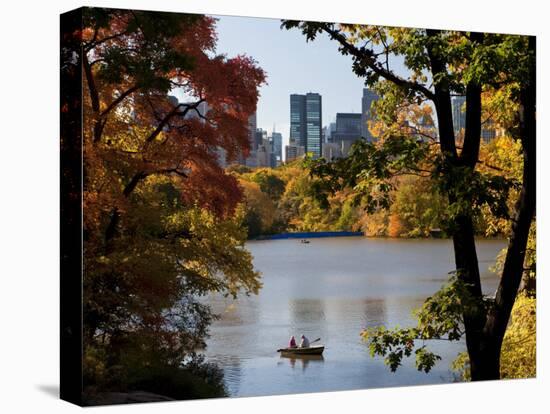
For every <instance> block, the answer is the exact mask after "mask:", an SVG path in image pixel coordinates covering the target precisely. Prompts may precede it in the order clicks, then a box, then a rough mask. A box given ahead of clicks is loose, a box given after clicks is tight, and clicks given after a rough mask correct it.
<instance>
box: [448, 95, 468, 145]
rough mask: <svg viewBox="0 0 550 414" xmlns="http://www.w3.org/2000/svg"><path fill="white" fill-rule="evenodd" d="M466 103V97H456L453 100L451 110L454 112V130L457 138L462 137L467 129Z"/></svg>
mask: <svg viewBox="0 0 550 414" xmlns="http://www.w3.org/2000/svg"><path fill="white" fill-rule="evenodd" d="M465 103H466V97H465V96H455V97H453V98H452V99H451V108H452V111H453V130H454V133H455V138H458V137H460V136H462V134H463V133H464V130H465V129H466V110H465V108H464V104H465Z"/></svg>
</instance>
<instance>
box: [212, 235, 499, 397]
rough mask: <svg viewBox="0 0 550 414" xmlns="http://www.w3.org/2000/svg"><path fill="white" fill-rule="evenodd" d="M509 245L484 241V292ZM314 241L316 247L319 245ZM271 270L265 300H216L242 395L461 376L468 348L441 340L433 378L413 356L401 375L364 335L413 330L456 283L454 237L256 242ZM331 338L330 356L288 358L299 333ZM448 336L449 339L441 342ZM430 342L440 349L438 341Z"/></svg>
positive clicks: (219, 355)
mask: <svg viewBox="0 0 550 414" xmlns="http://www.w3.org/2000/svg"><path fill="white" fill-rule="evenodd" d="M503 245H504V242H502V241H498V240H485V241H481V242H479V243H478V256H479V257H480V261H481V262H480V271H481V273H482V281H483V285H484V291H491V290H492V289H494V287H495V286H496V283H497V281H498V278H497V277H496V276H495V275H494V274H492V273H491V272H489V270H488V269H489V267H490V266H491V265H492V264H493V263H494V258H495V257H496V255H497V253H498V252H499V251H500V249H501V248H502V247H503ZM311 247H314V248H311ZM247 248H248V249H249V250H250V251H251V253H252V254H253V256H254V265H255V267H256V268H257V269H258V270H260V271H261V272H262V274H263V280H262V282H263V284H264V285H263V289H262V290H261V291H260V294H259V295H258V296H251V297H241V298H239V299H238V300H236V301H233V300H232V299H227V298H220V297H217V296H212V297H210V298H208V303H209V304H210V305H212V307H213V310H214V311H215V312H216V313H218V314H220V316H221V318H220V319H219V320H217V321H215V322H214V323H213V324H212V326H211V338H210V339H209V340H208V341H207V345H208V347H207V350H206V356H207V358H208V359H210V360H211V361H213V362H215V363H217V364H219V365H220V366H221V367H222V368H223V369H224V372H225V382H226V385H227V388H228V390H229V392H230V395H232V396H255V395H275V394H288V393H301V392H320V391H336V390H351V389H362V388H373V387H387V386H397V385H415V384H434V383H441V382H451V381H452V379H453V378H452V375H451V373H450V371H449V365H450V363H451V361H452V360H453V359H454V358H455V357H456V355H457V354H458V353H459V352H461V351H463V350H464V349H465V347H464V344H463V343H461V342H459V343H446V342H445V343H442V342H443V341H435V342H436V343H434V344H433V348H434V351H436V352H437V353H438V354H439V355H441V356H442V358H443V360H442V361H441V362H440V363H438V365H437V366H436V368H434V369H433V371H432V372H431V373H430V374H428V375H426V374H424V373H420V372H418V371H417V370H416V368H415V367H414V358H413V360H407V361H405V362H404V365H403V367H401V368H400V369H399V371H398V372H397V373H391V372H390V371H389V370H388V368H387V367H386V366H385V365H384V363H383V360H382V359H380V358H375V359H373V358H371V357H370V356H369V351H368V347H367V346H366V345H365V343H364V342H363V341H362V339H361V337H360V333H361V331H362V330H363V329H365V328H367V327H373V326H380V325H384V326H389V327H392V326H395V325H400V326H401V327H406V326H410V325H411V324H413V323H414V319H413V317H412V315H411V311H412V310H413V309H415V308H418V307H419V306H421V305H422V303H423V301H424V300H425V299H426V298H427V297H428V296H430V295H432V294H433V293H434V292H435V291H437V290H438V289H439V288H440V287H441V285H442V284H444V283H445V281H446V280H447V279H448V277H449V275H448V272H449V269H452V261H453V252H452V244H451V243H450V242H449V241H448V240H385V239H368V238H335V239H318V240H315V241H313V242H312V245H309V246H306V247H304V246H301V245H300V244H297V243H296V241H295V240H280V241H261V242H250V243H247ZM302 334H305V335H306V336H307V337H308V338H309V339H310V340H313V339H316V338H318V337H320V338H321V341H320V342H321V343H323V344H324V345H325V347H326V348H325V352H324V358H326V360H325V359H324V358H323V357H319V356H307V357H305V358H304V356H300V357H297V356H290V357H285V356H283V357H281V356H280V355H279V354H278V353H277V349H278V348H282V347H285V346H286V344H287V342H288V339H289V338H290V336H291V335H295V336H296V338H299V337H300V335H302ZM440 342H441V343H440ZM430 346H432V345H431V344H430Z"/></svg>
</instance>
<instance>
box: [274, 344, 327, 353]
mask: <svg viewBox="0 0 550 414" xmlns="http://www.w3.org/2000/svg"><path fill="white" fill-rule="evenodd" d="M324 350H325V346H324V345H313V346H309V347H307V348H281V349H277V352H280V353H281V354H287V355H290V354H292V355H321V354H322V353H323V351H324Z"/></svg>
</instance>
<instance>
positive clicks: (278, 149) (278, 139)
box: [271, 131, 283, 162]
mask: <svg viewBox="0 0 550 414" xmlns="http://www.w3.org/2000/svg"><path fill="white" fill-rule="evenodd" d="M271 141H272V143H273V153H274V154H275V157H277V158H276V160H278V161H279V162H280V161H282V160H283V134H281V133H280V132H275V131H273V132H272V133H271Z"/></svg>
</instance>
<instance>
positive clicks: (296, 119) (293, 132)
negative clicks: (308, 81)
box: [289, 94, 306, 148]
mask: <svg viewBox="0 0 550 414" xmlns="http://www.w3.org/2000/svg"><path fill="white" fill-rule="evenodd" d="M289 141H290V144H291V145H296V146H302V147H304V148H305V147H306V97H305V95H298V94H292V95H290V136H289Z"/></svg>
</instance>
